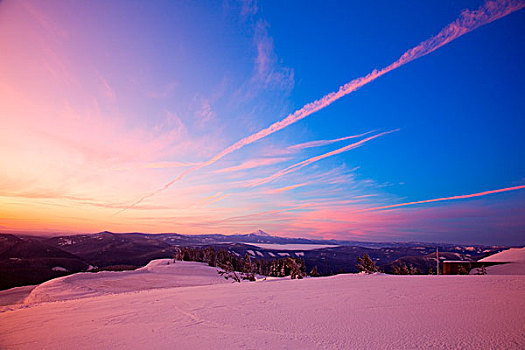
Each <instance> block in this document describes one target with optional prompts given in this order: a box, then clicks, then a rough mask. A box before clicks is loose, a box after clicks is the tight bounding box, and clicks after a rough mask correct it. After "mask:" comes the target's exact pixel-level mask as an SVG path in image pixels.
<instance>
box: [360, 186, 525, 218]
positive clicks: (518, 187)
mask: <svg viewBox="0 0 525 350" xmlns="http://www.w3.org/2000/svg"><path fill="white" fill-rule="evenodd" d="M521 189H525V185H521V186H514V187H507V188H501V189H498V190H491V191H484V192H478V193H472V194H464V195H460V196H452V197H443V198H435V199H427V200H423V201H416V202H406V203H399V204H392V205H384V206H381V207H374V208H367V209H362V210H356V211H355V212H364V211H375V210H383V209H393V208H399V207H406V206H409V205H415V204H424V203H433V202H443V201H451V200H456V199H465V198H474V197H481V196H486V195H489V194H494V193H502V192H509V191H517V190H521Z"/></svg>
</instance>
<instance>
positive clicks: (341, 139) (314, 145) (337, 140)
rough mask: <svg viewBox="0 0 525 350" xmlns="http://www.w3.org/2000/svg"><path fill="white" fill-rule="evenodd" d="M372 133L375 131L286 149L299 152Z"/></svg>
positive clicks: (310, 142)
mask: <svg viewBox="0 0 525 350" xmlns="http://www.w3.org/2000/svg"><path fill="white" fill-rule="evenodd" d="M374 131H375V130H372V131H367V132H365V133H362V134H358V135H351V136H346V137H341V138H338V139H333V140H318V141H309V142H305V143H300V144H297V145H293V146H290V147H288V149H290V150H300V149H305V148H311V147H320V146H326V145H330V144H332V143H335V142H339V141H345V140H349V139H354V138H358V137H362V136H365V135H368V134H370V133H372V132H374Z"/></svg>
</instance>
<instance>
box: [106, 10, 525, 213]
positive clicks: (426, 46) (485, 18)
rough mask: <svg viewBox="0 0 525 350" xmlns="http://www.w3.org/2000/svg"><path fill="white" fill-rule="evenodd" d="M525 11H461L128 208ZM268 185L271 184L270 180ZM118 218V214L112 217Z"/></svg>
mask: <svg viewBox="0 0 525 350" xmlns="http://www.w3.org/2000/svg"><path fill="white" fill-rule="evenodd" d="M523 7H525V2H524V1H520V0H495V1H487V2H485V4H484V5H482V6H481V7H479V8H478V9H477V10H474V11H471V10H464V11H463V12H462V13H461V14H460V16H459V18H458V19H457V20H455V21H454V22H452V23H450V24H449V25H447V26H446V27H445V28H443V29H442V30H441V31H440V32H439V33H438V34H437V35H435V36H433V37H431V38H430V39H428V40H425V41H423V42H422V43H420V44H419V45H417V46H415V47H414V48H412V49H410V50H408V51H406V52H405V53H404V54H403V55H402V56H401V57H400V58H399V59H398V60H396V61H395V62H393V63H392V64H390V65H389V66H387V67H385V68H383V69H380V70H377V69H375V70H373V71H372V72H371V73H369V74H367V75H365V76H362V77H359V78H357V79H354V80H352V81H350V82H349V83H347V84H345V85H343V86H341V87H340V88H339V89H338V90H337V91H335V92H332V93H329V94H328V95H325V96H324V97H322V98H321V99H319V100H317V101H314V102H311V103H308V104H306V105H305V106H303V107H302V108H301V109H298V110H297V111H295V112H293V113H291V114H289V115H288V116H287V117H286V118H284V119H282V120H280V121H277V122H275V123H273V124H272V125H270V126H269V127H267V128H265V129H262V130H260V131H258V132H256V133H254V134H252V135H250V136H247V137H245V138H243V139H241V140H239V141H237V142H235V143H234V144H232V145H231V146H229V147H227V148H225V149H224V150H223V151H221V152H219V153H217V154H216V155H215V156H213V157H212V158H210V159H209V160H208V161H206V162H203V163H201V164H200V165H197V166H195V167H192V168H190V169H187V170H186V171H184V172H183V173H181V174H180V175H179V176H177V177H176V178H174V179H173V180H171V181H169V182H168V183H166V184H165V185H164V186H162V187H161V188H159V189H158V190H156V191H153V192H151V193H148V194H146V195H144V196H142V197H141V198H139V199H138V200H137V201H135V202H134V203H132V204H131V205H130V207H132V206H134V205H136V204H139V203H141V202H142V201H144V200H145V199H147V198H150V197H152V196H154V195H156V194H158V193H160V192H162V191H164V190H165V189H167V188H169V187H170V186H171V185H173V184H174V183H175V182H178V181H180V180H181V179H182V178H184V177H185V176H186V175H188V174H190V173H192V172H194V171H196V170H199V169H201V168H203V167H206V166H209V165H211V164H213V163H215V162H217V161H218V160H220V159H222V158H224V157H225V156H226V155H228V154H230V153H232V152H235V151H237V150H239V149H241V148H243V147H244V146H246V145H249V144H252V143H254V142H256V141H258V140H260V139H262V138H264V137H266V136H268V135H271V134H273V133H275V132H277V131H279V130H282V129H284V128H286V127H287V126H289V125H291V124H293V123H296V122H297V121H299V120H302V119H303V118H305V117H307V116H309V115H310V114H312V113H315V112H317V111H319V110H321V109H323V108H325V107H327V106H329V105H331V104H332V103H334V102H335V101H337V100H339V99H340V98H341V97H343V96H346V95H348V94H350V93H352V92H354V91H356V90H357V89H359V88H361V87H363V86H364V85H366V84H368V83H370V82H372V81H374V80H375V79H377V78H379V77H381V76H382V75H384V74H386V73H388V72H390V71H393V70H395V69H397V68H399V67H401V66H403V65H404V64H406V63H409V62H411V61H413V60H415V59H417V58H420V57H423V56H425V55H428V54H429V53H432V52H434V51H435V50H437V49H438V48H440V47H442V46H444V45H446V44H448V43H449V42H451V41H453V40H455V39H457V38H459V37H460V36H462V35H464V34H467V33H469V32H471V31H473V30H475V29H477V28H479V27H481V26H483V25H485V24H487V23H490V22H493V21H495V20H497V19H500V18H502V17H504V16H506V15H508V14H510V13H512V12H515V11H517V10H520V9H522V8H523ZM270 181H271V180H270ZM116 214H118V212H117V213H116Z"/></svg>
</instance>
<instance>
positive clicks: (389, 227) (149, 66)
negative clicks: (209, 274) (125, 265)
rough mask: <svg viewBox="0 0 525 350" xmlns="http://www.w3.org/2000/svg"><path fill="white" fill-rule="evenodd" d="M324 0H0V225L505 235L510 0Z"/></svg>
mask: <svg viewBox="0 0 525 350" xmlns="http://www.w3.org/2000/svg"><path fill="white" fill-rule="evenodd" d="M340 5H341V6H342V8H340V9H338V10H335V9H334V8H333V7H332V5H330V4H323V2H320V3H317V4H313V3H309V4H304V3H303V2H300V1H297V2H293V1H292V2H290V3H286V4H280V3H279V2H275V3H273V2H270V3H255V2H252V1H240V2H236V1H225V2H223V3H221V2H208V3H204V2H202V3H201V2H176V1H175V2H156V1H154V2H137V3H135V2H133V3H131V2H127V1H111V2H106V1H92V2H91V1H90V2H63V1H55V0H52V1H31V0H29V1H13V0H6V1H0V52H1V54H0V120H1V124H0V169H1V171H0V231H2V232H38V233H45V234H50V235H51V234H58V233H86V232H99V231H103V230H109V231H114V232H150V233H161V232H176V233H181V234H208V233H222V234H233V233H248V232H252V231H255V230H256V229H263V230H264V231H267V232H270V233H272V234H276V235H279V236H283V237H306V238H326V239H332V238H335V239H346V240H353V239H358V240H367V241H378V240H401V241H406V240H411V241H415V240H422V241H444V240H450V241H458V242H470V241H479V242H483V243H490V244H492V243H494V244H496V243H506V244H515V243H516V242H520V241H521V242H522V240H523V238H522V235H523V232H525V219H524V218H525V191H523V189H525V162H523V159H525V138H524V137H523V133H524V131H525V119H524V118H523V116H524V115H525V100H524V99H523V98H522V96H523V95H524V94H525V87H524V86H523V79H524V73H525V70H524V69H523V63H522V62H523V61H524V53H525V46H524V45H525V42H524V41H523V40H522V35H523V29H524V25H523V23H525V17H524V16H525V13H524V11H520V10H521V9H522V8H523V7H525V1H522V0H495V1H486V2H483V1H468V2H465V3H462V2H459V3H458V2H453V1H446V2H435V3H434V4H429V5H428V7H425V9H424V10H423V9H422V8H420V5H418V4H403V5H401V4H394V3H393V2H388V1H384V2H382V3H381V5H376V6H372V5H368V4H362V6H361V5H359V6H358V5H357V3H353V4H346V5H343V4H340ZM386 73H389V74H386ZM386 209H396V210H386ZM458 223H461V224H460V225H459V224H458Z"/></svg>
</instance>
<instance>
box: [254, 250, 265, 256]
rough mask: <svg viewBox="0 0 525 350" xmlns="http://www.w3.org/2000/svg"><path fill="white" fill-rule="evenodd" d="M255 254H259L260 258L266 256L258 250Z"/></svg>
mask: <svg viewBox="0 0 525 350" xmlns="http://www.w3.org/2000/svg"><path fill="white" fill-rule="evenodd" d="M255 252H256V253H257V255H259V256H264V254H263V253H261V252H260V251H258V250H256V251H255Z"/></svg>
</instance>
